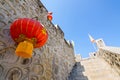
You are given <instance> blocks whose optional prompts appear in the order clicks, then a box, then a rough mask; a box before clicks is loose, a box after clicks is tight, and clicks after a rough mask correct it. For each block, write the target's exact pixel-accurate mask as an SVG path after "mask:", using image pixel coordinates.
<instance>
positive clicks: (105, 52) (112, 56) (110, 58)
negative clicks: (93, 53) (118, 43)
mask: <svg viewBox="0 0 120 80" xmlns="http://www.w3.org/2000/svg"><path fill="white" fill-rule="evenodd" d="M97 56H99V57H101V58H103V59H104V60H105V61H106V62H108V63H109V64H110V65H111V67H112V68H113V69H115V70H116V72H118V73H119V75H120V48H119V47H108V46H106V47H101V48H99V51H98V54H97Z"/></svg>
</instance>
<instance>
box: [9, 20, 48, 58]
mask: <svg viewBox="0 0 120 80" xmlns="http://www.w3.org/2000/svg"><path fill="white" fill-rule="evenodd" d="M10 33H11V37H12V38H13V40H14V41H15V42H16V43H18V44H19V43H20V42H23V41H27V42H30V43H32V44H33V47H34V48H37V47H42V46H43V45H44V44H45V43H46V41H47V39H48V33H47V31H46V29H45V28H44V26H43V25H42V24H41V23H40V22H38V21H36V20H33V19H29V18H20V19H17V20H15V21H14V22H13V23H12V24H11V26H10ZM23 54H24V53H23ZM18 56H22V55H18ZM22 57H23V56H22ZM29 57H31V56H29ZM29 57H28V58H29ZM25 58H27V57H25Z"/></svg>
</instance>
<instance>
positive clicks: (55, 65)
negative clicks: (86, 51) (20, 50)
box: [0, 0, 75, 80]
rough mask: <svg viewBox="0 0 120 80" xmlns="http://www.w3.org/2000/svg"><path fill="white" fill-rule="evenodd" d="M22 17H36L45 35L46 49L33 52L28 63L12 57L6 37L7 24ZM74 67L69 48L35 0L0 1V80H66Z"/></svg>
mask: <svg viewBox="0 0 120 80" xmlns="http://www.w3.org/2000/svg"><path fill="white" fill-rule="evenodd" d="M24 17H28V18H34V17H37V18H38V20H39V21H40V22H41V23H42V24H43V25H44V26H45V28H46V29H47V30H48V34H49V38H48V41H47V43H46V45H45V46H43V47H42V48H39V49H34V52H33V57H32V58H30V59H23V58H20V57H17V56H16V55H15V48H16V45H15V43H14V41H13V40H12V39H11V37H10V34H9V28H10V24H11V22H12V21H14V20H15V19H17V18H24ZM74 63H75V57H74V49H73V45H72V44H71V43H68V42H67V41H66V40H65V39H64V33H63V31H62V30H61V29H60V28H59V26H56V27H55V26H54V25H53V24H52V23H51V22H50V21H48V20H47V10H46V9H45V7H44V6H43V5H42V4H41V2H40V1H39V0H1V1H0V80H66V78H67V76H68V74H69V73H70V71H71V69H72V66H73V65H74Z"/></svg>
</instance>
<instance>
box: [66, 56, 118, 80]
mask: <svg viewBox="0 0 120 80" xmlns="http://www.w3.org/2000/svg"><path fill="white" fill-rule="evenodd" d="M68 80H120V76H119V75H118V74H117V73H116V71H114V70H113V68H111V66H109V65H108V63H107V62H105V61H104V60H103V59H100V58H98V57H97V58H88V59H83V60H82V61H80V62H76V64H75V65H74V67H73V69H72V71H71V73H70V76H69V77H68Z"/></svg>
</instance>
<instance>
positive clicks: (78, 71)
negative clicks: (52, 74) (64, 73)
mask: <svg viewBox="0 0 120 80" xmlns="http://www.w3.org/2000/svg"><path fill="white" fill-rule="evenodd" d="M84 71H85V69H84V67H83V66H82V65H81V63H80V62H76V63H75V65H74V66H73V69H72V71H71V72H70V74H69V77H68V80H88V78H87V76H84V74H83V72H84Z"/></svg>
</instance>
